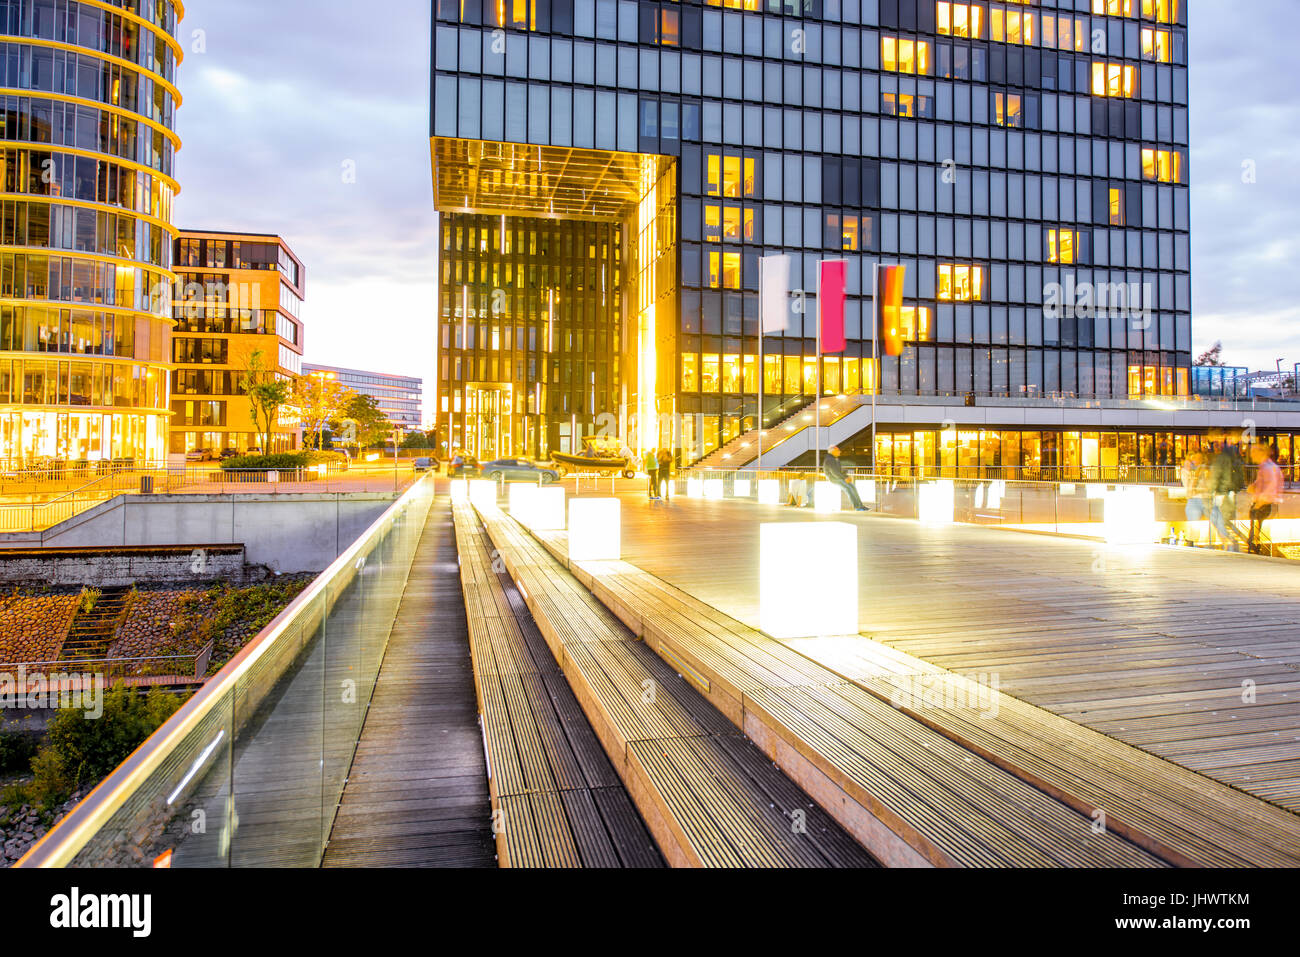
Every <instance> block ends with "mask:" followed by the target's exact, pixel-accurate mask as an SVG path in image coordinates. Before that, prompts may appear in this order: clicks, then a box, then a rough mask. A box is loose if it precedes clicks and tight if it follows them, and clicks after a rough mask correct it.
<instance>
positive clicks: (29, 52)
mask: <svg viewBox="0 0 1300 957" xmlns="http://www.w3.org/2000/svg"><path fill="white" fill-rule="evenodd" d="M181 15H182V8H181V4H180V3H173V2H171V0H157V2H150V3H134V2H132V3H122V2H118V3H116V4H110V3H93V2H75V0H3V2H0V70H2V71H3V79H0V86H2V87H3V88H2V89H0V137H3V142H2V143H0V166H2V167H3V169H2V170H0V182H2V186H0V188H2V189H3V193H4V195H3V197H2V198H0V204H2V207H0V230H2V231H3V232H2V234H0V460H3V462H4V463H5V464H6V465H8V466H43V465H46V464H49V463H55V462H60V461H63V462H76V461H104V460H132V461H134V462H136V463H138V464H143V463H145V462H151V463H152V462H159V461H162V460H164V459H165V457H166V451H167V446H166V436H167V418H168V393H167V384H168V383H167V365H168V363H169V361H170V358H171V357H170V356H169V355H168V347H169V346H168V342H169V335H170V329H171V309H170V305H169V299H168V296H167V291H168V290H169V288H170V284H171V282H172V279H173V276H172V272H171V256H172V240H173V239H174V237H175V233H176V231H175V229H174V228H173V226H172V198H173V196H174V195H175V193H176V192H177V184H176V180H175V179H174V173H173V166H174V161H175V154H176V150H177V149H178V148H179V146H180V141H179V139H178V138H177V136H176V134H175V132H174V129H173V127H174V120H175V111H176V107H177V106H178V104H179V102H180V95H179V93H178V92H177V89H176V85H175V84H176V69H177V65H178V63H179V62H180V60H181V56H182V50H181V46H180V43H179V42H178V41H177V33H178V28H179V22H180V17H181Z"/></svg>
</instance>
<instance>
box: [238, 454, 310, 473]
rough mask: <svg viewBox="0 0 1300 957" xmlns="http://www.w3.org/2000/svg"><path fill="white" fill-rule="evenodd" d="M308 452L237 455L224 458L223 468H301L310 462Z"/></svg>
mask: <svg viewBox="0 0 1300 957" xmlns="http://www.w3.org/2000/svg"><path fill="white" fill-rule="evenodd" d="M307 458H308V456H307V453H306V452H275V453H273V454H271V455H235V456H232V457H230V458H228V459H223V460H222V462H221V467H222V468H223V469H300V468H303V467H304V466H306V465H307V464H308V462H307Z"/></svg>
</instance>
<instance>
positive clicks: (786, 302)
mask: <svg viewBox="0 0 1300 957" xmlns="http://www.w3.org/2000/svg"><path fill="white" fill-rule="evenodd" d="M759 264H760V265H759V280H758V285H759V289H758V321H759V324H760V325H761V326H762V329H763V332H764V333H768V332H784V331H785V329H786V326H787V325H788V324H789V321H790V257H789V256H787V255H784V254H782V255H779V256H764V257H763V258H761V259H760V260H759Z"/></svg>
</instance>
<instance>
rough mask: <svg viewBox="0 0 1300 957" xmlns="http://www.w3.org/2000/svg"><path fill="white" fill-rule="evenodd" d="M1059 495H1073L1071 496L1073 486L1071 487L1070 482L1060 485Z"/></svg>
mask: <svg viewBox="0 0 1300 957" xmlns="http://www.w3.org/2000/svg"><path fill="white" fill-rule="evenodd" d="M1061 494H1062V495H1073V494H1074V485H1073V483H1070V482H1064V483H1062V484H1061Z"/></svg>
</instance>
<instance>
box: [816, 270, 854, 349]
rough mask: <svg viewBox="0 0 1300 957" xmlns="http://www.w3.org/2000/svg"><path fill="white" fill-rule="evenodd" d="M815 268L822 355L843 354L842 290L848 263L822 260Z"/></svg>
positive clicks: (844, 286)
mask: <svg viewBox="0 0 1300 957" xmlns="http://www.w3.org/2000/svg"><path fill="white" fill-rule="evenodd" d="M817 268H818V270H819V278H820V282H819V284H818V289H817V306H818V311H819V312H820V313H821V336H822V353H823V354H829V353H832V352H843V351H844V347H845V345H846V343H845V341H844V290H845V288H846V285H847V279H848V263H847V262H845V261H844V260H843V259H823V260H822V261H821V262H820V263H818V266H817Z"/></svg>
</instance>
